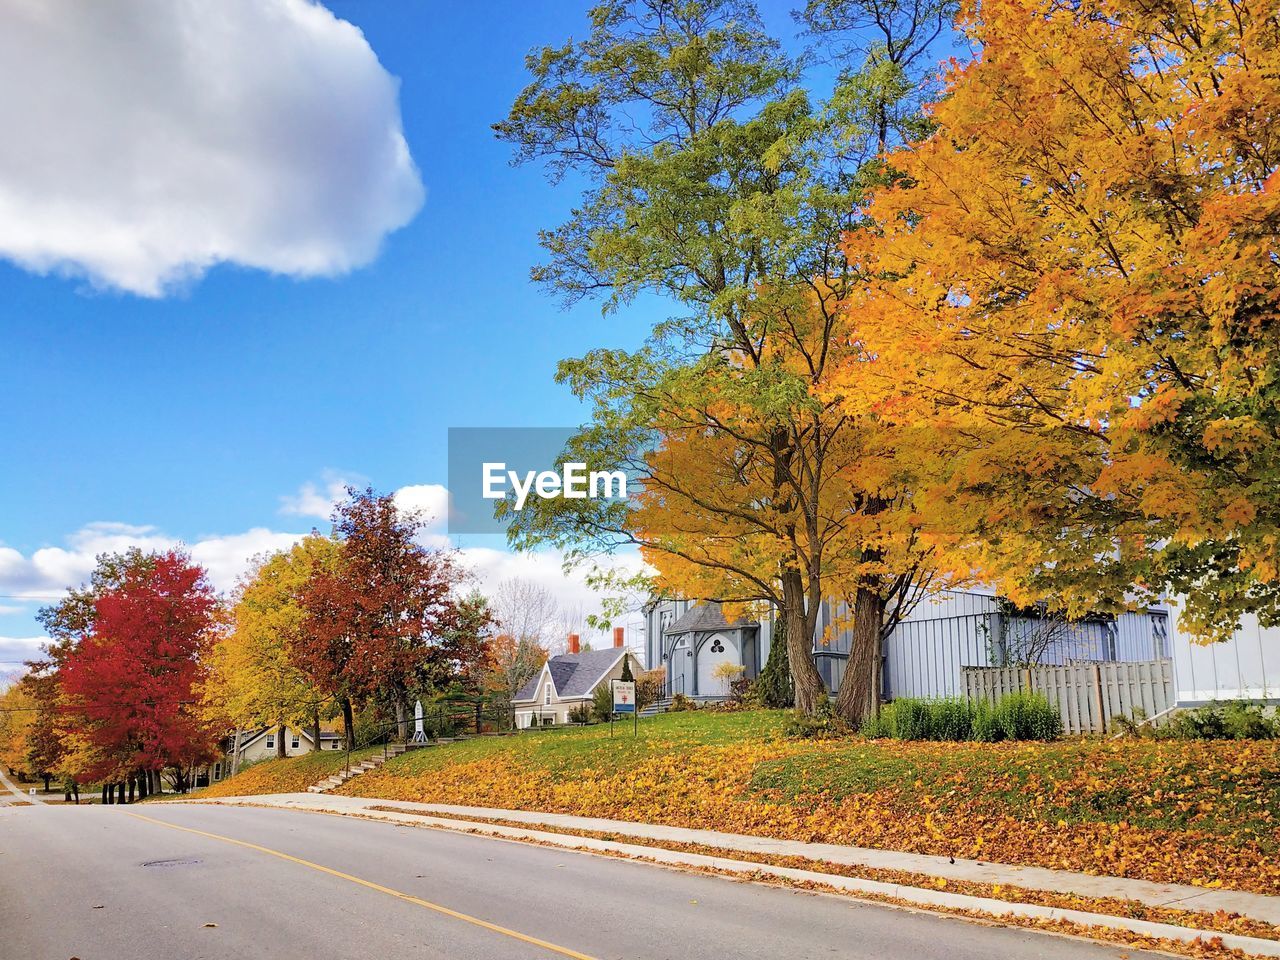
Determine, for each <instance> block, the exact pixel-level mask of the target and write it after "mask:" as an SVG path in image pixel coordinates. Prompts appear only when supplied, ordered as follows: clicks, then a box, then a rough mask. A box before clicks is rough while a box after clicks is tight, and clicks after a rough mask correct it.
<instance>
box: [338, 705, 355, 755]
mask: <svg viewBox="0 0 1280 960" xmlns="http://www.w3.org/2000/svg"><path fill="white" fill-rule="evenodd" d="M341 702H342V731H343V736H345V737H346V739H347V742H346V744H345V746H346V748H347V749H348V750H352V749H354V748H355V745H356V717H355V713H354V712H353V711H352V709H351V700H350V699H349V698H347V697H343V698H342V701H341Z"/></svg>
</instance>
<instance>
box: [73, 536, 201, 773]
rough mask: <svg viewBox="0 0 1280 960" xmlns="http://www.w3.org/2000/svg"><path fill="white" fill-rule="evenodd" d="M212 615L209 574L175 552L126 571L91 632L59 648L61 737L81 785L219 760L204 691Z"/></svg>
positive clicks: (96, 608)
mask: <svg viewBox="0 0 1280 960" xmlns="http://www.w3.org/2000/svg"><path fill="white" fill-rule="evenodd" d="M216 611H217V599H216V597H215V595H214V592H213V588H212V587H211V586H210V585H209V582H208V580H207V579H206V578H205V574H204V571H203V570H202V569H201V568H200V567H199V566H197V565H195V564H193V563H192V562H191V560H190V559H189V558H188V557H187V556H185V555H184V554H182V553H180V552H178V551H169V552H166V553H162V554H157V555H154V556H152V557H149V558H147V562H145V563H137V564H134V565H132V566H130V567H129V568H128V569H127V570H126V571H125V573H124V575H123V577H122V578H121V579H120V581H119V582H118V583H117V584H115V585H113V586H111V587H110V588H108V589H106V590H104V591H103V592H102V593H101V594H100V595H99V596H98V597H97V598H96V599H95V601H94V604H93V616H92V625H91V628H90V630H89V631H88V632H87V633H86V634H85V635H83V636H82V637H80V638H79V639H78V640H77V641H76V642H74V643H73V644H68V645H64V646H61V647H55V648H54V650H53V651H52V657H53V664H54V666H55V668H56V676H57V688H58V700H57V706H58V708H59V709H58V720H59V726H60V732H61V734H62V736H63V738H64V741H65V744H66V750H67V754H68V758H67V760H66V763H67V764H68V765H69V766H70V767H71V769H72V770H74V771H75V774H76V776H77V778H78V779H82V780H87V781H90V782H93V781H97V782H103V781H105V782H116V781H123V780H125V779H126V778H131V777H135V776H138V775H140V774H142V773H147V772H152V773H154V772H158V771H160V770H161V769H164V768H167V767H171V768H173V769H174V770H176V771H183V770H185V769H187V768H189V767H190V766H191V765H193V764H199V763H203V762H204V761H206V760H209V759H211V758H212V757H213V755H214V750H215V743H216V740H217V736H216V734H215V733H214V732H213V731H212V730H211V729H210V728H209V727H208V726H206V725H205V722H204V720H203V718H202V716H201V714H200V711H199V709H198V700H199V694H198V688H199V685H200V683H201V680H202V678H203V673H204V665H203V663H204V660H203V657H204V654H205V653H206V652H207V650H208V648H209V646H210V645H211V644H212V642H213V640H214V637H215V632H216V629H217V617H216ZM179 776H181V774H179Z"/></svg>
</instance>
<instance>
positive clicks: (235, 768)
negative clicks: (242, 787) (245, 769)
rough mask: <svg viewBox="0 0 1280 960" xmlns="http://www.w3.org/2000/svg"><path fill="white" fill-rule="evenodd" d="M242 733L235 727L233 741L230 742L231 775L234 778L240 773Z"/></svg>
mask: <svg viewBox="0 0 1280 960" xmlns="http://www.w3.org/2000/svg"><path fill="white" fill-rule="evenodd" d="M242 734H243V731H242V730H241V729H240V728H239V727H236V733H235V739H234V740H232V741H231V775H232V776H233V777H234V776H235V775H236V774H237V773H239V772H240V737H241V736H242Z"/></svg>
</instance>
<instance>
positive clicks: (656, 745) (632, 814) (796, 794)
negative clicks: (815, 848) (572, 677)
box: [340, 712, 1280, 894]
mask: <svg viewBox="0 0 1280 960" xmlns="http://www.w3.org/2000/svg"><path fill="white" fill-rule="evenodd" d="M780 719H781V718H780V715H779V714H776V713H774V714H769V713H745V714H731V715H720V716H715V715H707V714H705V713H701V712H700V713H695V714H684V715H669V716H664V717H661V718H659V719H658V720H657V721H651V725H650V727H649V730H648V732H647V733H646V734H645V735H644V736H643V737H642V738H641V740H640V741H639V742H637V743H630V744H624V745H619V744H617V743H610V741H609V740H608V735H607V732H596V731H590V730H588V731H582V732H578V731H575V732H573V733H555V734H543V735H541V736H533V735H530V736H525V737H520V738H519V739H518V740H515V741H512V740H502V741H485V742H478V743H474V744H460V745H454V746H451V747H449V748H444V749H440V750H434V751H426V752H423V753H422V754H421V755H416V756H409V757H407V758H404V759H402V760H398V761H396V762H395V763H393V764H390V765H388V766H386V767H383V768H381V769H379V770H377V771H374V772H372V773H370V774H367V775H365V776H363V777H361V778H359V779H358V780H354V781H352V782H351V783H350V784H349V785H347V786H346V787H343V788H342V789H341V791H340V792H343V793H349V794H353V795H358V796H365V797H386V798H389V799H396V800H412V801H421V802H428V803H452V804H464V805H471V806H482V807H494V808H502V809H519V810H541V811H549V812H557V813H572V814H581V815H584V816H595V817H605V818H610V819H618V820H628V821H635V822H642V823H663V824H671V825H673V826H684V827H695V828H701V829H711V830H724V831H727V832H730V833H745V834H755V835H760V836H769V837H781V838H786V839H797V840H806V841H820V842H828V843H841V844H851V845H855V846H867V847H877V848H882V849H890V850H907V851H912V852H919V853H929V854H938V855H941V856H955V857H964V858H971V859H978V860H986V861H990V862H995V863H1010V864H1026V865H1034V866H1042V867H1050V868H1057V869H1065V870H1078V871H1084V872H1092V873H1100V874H1106V875H1111V876H1124V877H1134V878H1140V879H1146V880H1153V881H1158V882H1167V883H1185V884H1191V885H1196V886H1207V887H1219V886H1225V887H1232V888H1238V889H1245V890H1253V891H1256V892H1260V893H1269V894H1276V893H1280V858H1277V856H1276V851H1277V850H1280V821H1278V819H1277V818H1278V817H1280V813H1278V812H1277V811H1280V794H1278V793H1277V783H1280V779H1278V774H1280V744H1277V743H1276V742H1271V741H1264V742H1256V743H1249V744H1239V743H1208V742H1185V741H1184V742H1176V741H1168V742H1153V741H1118V742H1117V741H1111V742H1096V741H1094V742H1091V741H1064V742H1061V743H1056V744H1040V743H1006V744H954V743H952V744H935V743H895V742H888V741H884V742H875V743H872V742H868V741H863V740H852V741H851V740H845V741H827V742H813V741H809V742H797V741H787V740H783V739H780V738H778V736H777V729H778V725H779V723H780Z"/></svg>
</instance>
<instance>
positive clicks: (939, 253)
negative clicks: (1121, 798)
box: [834, 0, 1280, 637]
mask: <svg viewBox="0 0 1280 960" xmlns="http://www.w3.org/2000/svg"><path fill="white" fill-rule="evenodd" d="M966 29H967V31H968V33H969V35H970V37H971V39H972V41H973V43H974V45H975V46H976V47H977V48H978V49H980V51H981V54H980V56H979V58H978V59H977V60H975V61H974V62H973V63H971V64H969V65H967V66H965V67H963V68H957V69H956V70H954V72H953V73H952V75H951V76H950V78H949V84H948V95H947V97H946V98H945V99H943V100H942V101H941V102H940V103H938V104H937V105H936V107H935V108H934V111H933V114H932V118H933V120H934V122H935V123H936V125H937V129H936V132H935V133H934V134H933V135H932V136H930V137H929V138H927V139H926V140H924V141H923V142H921V143H919V144H916V145H914V146H913V147H911V148H910V149H906V150H903V151H900V152H898V153H895V154H894V155H892V156H891V157H890V158H889V160H890V163H891V164H892V165H893V166H894V167H895V168H897V169H899V170H901V171H902V172H903V174H904V178H903V180H902V181H901V183H900V185H899V186H898V187H897V188H895V189H886V190H883V191H881V194H880V196H879V197H878V198H877V200H876V202H875V203H874V205H873V206H872V207H871V209H870V221H871V223H870V226H869V227H867V228H866V229H863V230H859V231H856V232H854V233H853V234H851V235H850V236H849V237H848V243H847V253H848V255H849V256H850V258H851V260H852V261H853V262H855V263H857V264H858V265H859V266H860V267H861V268H862V269H864V270H865V271H867V272H868V273H869V274H871V275H874V276H876V277H878V278H879V279H878V282H876V283H874V284H872V285H870V286H869V287H867V288H864V289H860V290H856V291H854V292H853V293H852V294H851V296H850V297H849V299H848V300H847V305H848V313H847V316H846V330H847V332H848V336H850V337H851V338H853V339H856V340H858V341H859V342H861V343H863V344H864V345H865V346H866V347H867V352H866V356H868V357H870V358H872V362H870V363H849V364H846V365H845V367H844V371H843V377H842V378H841V377H837V378H835V383H834V387H835V389H837V390H839V391H841V392H842V394H843V395H844V396H845V397H846V398H849V397H851V396H853V395H854V391H853V390H852V389H851V387H853V386H854V385H857V386H859V387H860V388H861V390H860V391H859V392H858V394H857V397H856V400H857V402H858V403H860V404H861V403H865V402H867V401H868V399H870V400H872V401H873V407H874V408H875V409H877V410H879V411H880V413H881V414H882V415H885V416H889V417H893V418H895V419H896V420H898V421H899V422H902V423H915V424H927V425H928V426H929V428H930V429H931V430H933V431H935V433H936V435H937V436H945V437H946V438H947V443H948V444H950V445H952V451H953V454H954V455H953V456H952V457H950V458H949V459H948V460H947V462H945V463H943V464H935V466H938V467H939V468H940V469H938V470H937V471H935V473H934V475H933V477H932V479H931V480H930V481H929V482H927V483H922V484H921V485H920V486H919V488H918V491H917V494H918V497H919V498H920V504H921V509H922V512H923V514H924V515H925V516H926V517H927V519H928V522H929V525H930V528H931V529H930V536H931V538H932V541H933V543H934V544H935V545H937V546H938V547H940V548H942V551H943V553H944V554H945V555H946V556H948V557H950V558H951V560H952V561H953V562H954V565H955V566H956V567H957V568H959V569H962V570H965V571H966V572H967V571H968V570H970V569H974V568H976V569H978V570H980V571H981V572H982V573H983V574H984V575H985V576H987V578H988V579H991V580H993V581H995V582H998V583H999V584H1001V585H1002V586H1003V587H1004V588H1005V589H1006V590H1007V592H1009V593H1010V594H1012V595H1013V596H1014V597H1015V598H1019V599H1024V600H1026V599H1033V598H1036V597H1044V596H1049V597H1051V598H1052V599H1054V600H1055V602H1056V603H1057V604H1059V605H1061V606H1063V607H1065V608H1067V609H1068V610H1069V611H1072V612H1080V611H1082V610H1083V609H1085V608H1087V607H1097V606H1108V605H1111V606H1115V605H1119V604H1123V603H1124V602H1125V600H1126V592H1127V591H1129V590H1130V587H1131V585H1132V584H1135V583H1136V584H1137V585H1138V587H1139V589H1145V590H1147V591H1150V592H1153V593H1154V592H1158V591H1160V590H1173V591H1177V592H1180V593H1188V594H1189V595H1190V599H1189V608H1188V613H1189V617H1188V619H1187V621H1186V622H1187V623H1190V624H1193V625H1194V626H1195V627H1196V628H1197V629H1198V630H1199V631H1200V632H1202V633H1203V634H1204V635H1205V636H1208V637H1215V636H1219V637H1220V636H1223V635H1225V634H1226V633H1228V632H1229V631H1230V630H1231V629H1232V627H1233V626H1234V624H1235V622H1236V620H1237V618H1238V617H1239V615H1240V614H1241V613H1242V612H1244V611H1255V612H1257V613H1258V614H1259V615H1260V616H1261V617H1262V618H1263V620H1264V622H1276V621H1277V620H1280V534H1277V532H1276V531H1277V530H1278V529H1280V495H1278V494H1277V491H1278V490H1280V377H1278V376H1277V374H1278V373H1280V323H1277V320H1278V319H1280V283H1278V282H1277V281H1278V279H1280V240H1278V239H1277V238H1278V237H1280V177H1278V176H1277V166H1278V164H1280V81H1277V76H1280V21H1278V19H1277V14H1276V8H1275V5H1274V4H1273V3H1270V2H1263V0H1169V2H1158V3H1156V4H1151V3H1147V2H1143V0H1083V2H1080V3H1072V4H1064V3H1057V2H1046V0H983V2H981V3H980V4H972V5H971V6H970V8H969V9H968V11H967V16H966ZM1127 599H1130V600H1132V599H1133V595H1132V593H1130V594H1129V596H1128V598H1127Z"/></svg>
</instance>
